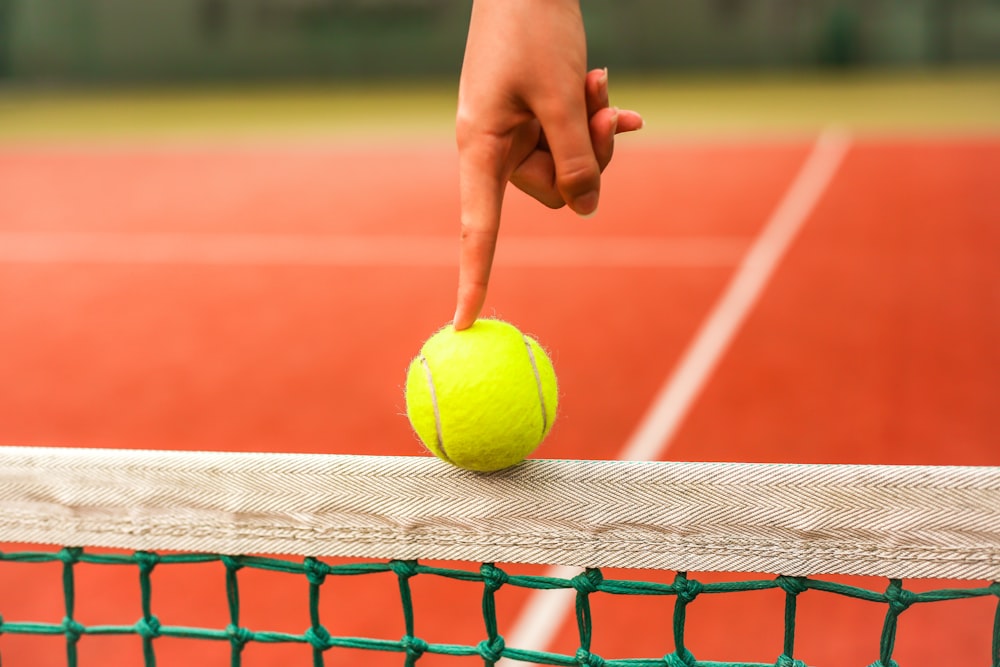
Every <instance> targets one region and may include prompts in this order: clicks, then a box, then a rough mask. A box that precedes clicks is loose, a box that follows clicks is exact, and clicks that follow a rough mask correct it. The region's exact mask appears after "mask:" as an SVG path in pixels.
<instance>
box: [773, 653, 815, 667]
mask: <svg viewBox="0 0 1000 667" xmlns="http://www.w3.org/2000/svg"><path fill="white" fill-rule="evenodd" d="M774 667H809V665H807V664H806V663H805V662H803V661H802V660H796V659H795V658H792V657H791V656H788V655H785V654H784V653H782V654H781V655H779V656H778V661H777V662H776V663H774Z"/></svg>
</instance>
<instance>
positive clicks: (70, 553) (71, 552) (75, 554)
mask: <svg viewBox="0 0 1000 667" xmlns="http://www.w3.org/2000/svg"><path fill="white" fill-rule="evenodd" d="M81 555H83V549H82V548H81V547H64V548H62V549H60V550H59V553H57V554H56V558H58V559H59V560H61V561H62V562H63V563H64V564H65V565H74V564H76V563H79V562H80V556H81Z"/></svg>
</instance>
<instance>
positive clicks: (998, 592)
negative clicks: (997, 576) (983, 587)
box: [987, 581, 1000, 598]
mask: <svg viewBox="0 0 1000 667" xmlns="http://www.w3.org/2000/svg"><path fill="white" fill-rule="evenodd" d="M987 588H988V590H989V592H990V593H992V594H993V595H995V596H997V597H998V598H1000V581H994V582H993V583H992V584H990V585H989V586H988V587H987Z"/></svg>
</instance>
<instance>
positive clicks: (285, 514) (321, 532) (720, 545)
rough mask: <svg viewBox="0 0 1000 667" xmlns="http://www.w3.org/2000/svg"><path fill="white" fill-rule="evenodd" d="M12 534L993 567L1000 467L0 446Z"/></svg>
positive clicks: (262, 547)
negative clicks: (463, 460)
mask: <svg viewBox="0 0 1000 667" xmlns="http://www.w3.org/2000/svg"><path fill="white" fill-rule="evenodd" d="M0 508H2V512H0V541H4V542H24V543H44V544H58V545H66V546H97V547H120V548H125V549H137V550H178V551H199V552H213V553H224V554H247V553H270V554H295V555H312V556H328V557H329V556H347V557H361V558H399V559H415V558H421V559H444V560H463V561H475V562H501V563H544V564H553V565H572V566H589V567H641V568H661V569H669V570H691V571H728V572H770V573H778V574H785V575H810V574H861V575H876V576H884V577H899V578H914V577H944V578H957V579H986V580H1000V467H958V466H937V467H931V466H862V465H787V464H744V463H667V462H655V463H649V462H624V461H551V460H533V461H528V462H525V463H524V464H522V465H520V466H517V467H515V468H512V469H509V470H506V471H502V472H499V473H492V474H486V475H484V474H477V473H471V472H466V471H463V470H459V469H456V468H453V467H451V466H449V465H447V464H445V463H442V462H440V461H438V460H436V459H433V458H429V457H378V456H338V455H307V454H256V453H220V452H179V451H148V450H146V451H140V450H94V449H60V448H32V447H0Z"/></svg>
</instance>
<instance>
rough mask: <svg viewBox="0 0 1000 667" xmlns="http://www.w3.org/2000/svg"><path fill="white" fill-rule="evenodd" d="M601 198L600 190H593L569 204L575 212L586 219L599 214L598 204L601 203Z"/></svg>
mask: <svg viewBox="0 0 1000 667" xmlns="http://www.w3.org/2000/svg"><path fill="white" fill-rule="evenodd" d="M600 199H601V195H600V192H598V191H597V190H591V191H590V192H587V193H585V194H582V195H580V196H579V197H577V198H576V199H574V200H573V201H571V202H570V203H569V206H570V208H571V209H573V212H574V213H576V214H577V215H578V216H580V217H581V218H583V219H585V220H586V219H589V218H593V217H594V216H595V215H597V205H598V204H599V203H600Z"/></svg>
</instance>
